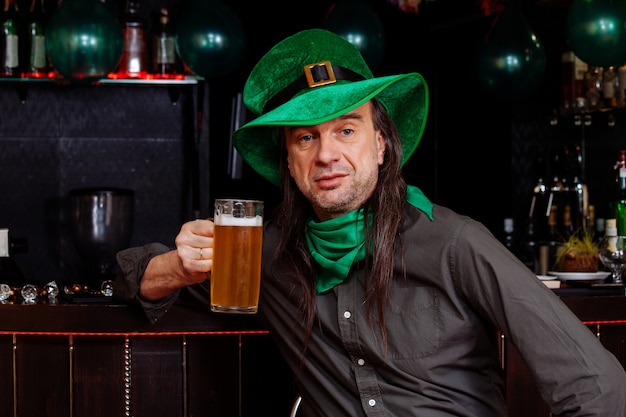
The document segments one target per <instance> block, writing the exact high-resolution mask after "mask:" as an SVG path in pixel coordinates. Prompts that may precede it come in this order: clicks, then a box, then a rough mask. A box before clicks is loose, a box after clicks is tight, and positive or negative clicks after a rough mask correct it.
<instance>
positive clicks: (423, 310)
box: [385, 287, 442, 359]
mask: <svg viewBox="0 0 626 417" xmlns="http://www.w3.org/2000/svg"><path fill="white" fill-rule="evenodd" d="M385 320H386V322H387V328H388V329H389V331H388V333H387V335H388V339H387V342H388V346H387V349H388V350H387V352H388V353H389V356H390V357H391V358H392V359H415V358H424V357H427V356H429V355H432V354H435V353H437V352H438V351H439V349H440V345H441V333H442V319H441V313H440V303H439V298H438V296H437V291H436V290H435V289H433V288H427V287H417V288H402V290H401V295H400V292H397V293H396V294H394V297H392V303H391V312H390V314H389V315H388V316H387V317H386V319H385Z"/></svg>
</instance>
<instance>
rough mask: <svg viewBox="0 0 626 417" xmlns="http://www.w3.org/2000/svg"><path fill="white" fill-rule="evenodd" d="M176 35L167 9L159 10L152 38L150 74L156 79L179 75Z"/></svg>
mask: <svg viewBox="0 0 626 417" xmlns="http://www.w3.org/2000/svg"><path fill="white" fill-rule="evenodd" d="M178 66H179V60H178V55H177V53H176V34H175V33H174V30H173V28H172V25H171V22H170V16H169V13H168V11H167V9H161V12H160V14H159V23H158V25H157V29H156V30H155V33H154V36H153V37H152V73H153V74H155V75H156V76H157V77H158V78H174V77H175V75H176V74H178V73H179V67H178Z"/></svg>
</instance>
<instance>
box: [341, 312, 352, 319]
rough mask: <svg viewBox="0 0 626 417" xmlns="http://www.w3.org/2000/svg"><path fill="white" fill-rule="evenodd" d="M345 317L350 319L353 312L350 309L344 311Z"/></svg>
mask: <svg viewBox="0 0 626 417" xmlns="http://www.w3.org/2000/svg"><path fill="white" fill-rule="evenodd" d="M343 317H344V318H346V319H349V318H350V317H352V313H350V312H349V311H344V312H343Z"/></svg>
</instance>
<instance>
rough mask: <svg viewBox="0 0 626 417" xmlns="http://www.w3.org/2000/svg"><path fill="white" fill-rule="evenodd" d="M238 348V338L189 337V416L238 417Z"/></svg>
mask: <svg viewBox="0 0 626 417" xmlns="http://www.w3.org/2000/svg"><path fill="white" fill-rule="evenodd" d="M240 349H241V344H240V336H239V335H221V336H214V337H206V336H189V343H188V360H189V363H190V364H194V366H189V367H187V369H188V381H189V386H188V391H187V392H188V393H189V415H190V416H194V415H202V416H207V417H219V416H239V415H240V414H239V407H240V375H242V373H244V372H245V371H244V370H243V369H242V368H241V362H240ZM258 359H260V358H258ZM250 369H253V368H250Z"/></svg>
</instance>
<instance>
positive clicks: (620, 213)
mask: <svg viewBox="0 0 626 417" xmlns="http://www.w3.org/2000/svg"><path fill="white" fill-rule="evenodd" d="M615 171H616V175H615V182H616V185H615V191H614V193H613V196H612V197H611V200H610V202H609V217H611V218H615V221H616V227H617V232H618V233H619V235H626V150H620V151H619V153H618V156H617V162H616V163H615Z"/></svg>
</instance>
